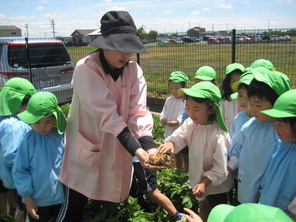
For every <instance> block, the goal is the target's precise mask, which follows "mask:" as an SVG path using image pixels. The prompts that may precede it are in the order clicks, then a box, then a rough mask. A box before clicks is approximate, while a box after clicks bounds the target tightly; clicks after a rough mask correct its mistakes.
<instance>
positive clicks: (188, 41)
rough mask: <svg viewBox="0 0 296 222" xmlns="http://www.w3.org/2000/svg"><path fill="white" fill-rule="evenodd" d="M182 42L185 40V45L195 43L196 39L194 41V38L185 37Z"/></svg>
mask: <svg viewBox="0 0 296 222" xmlns="http://www.w3.org/2000/svg"><path fill="white" fill-rule="evenodd" d="M182 40H183V41H184V42H185V43H191V42H195V41H194V39H192V37H189V36H183V37H182Z"/></svg>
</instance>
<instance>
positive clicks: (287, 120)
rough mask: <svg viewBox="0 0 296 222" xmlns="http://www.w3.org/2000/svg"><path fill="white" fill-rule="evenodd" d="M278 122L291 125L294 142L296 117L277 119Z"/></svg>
mask: <svg viewBox="0 0 296 222" xmlns="http://www.w3.org/2000/svg"><path fill="white" fill-rule="evenodd" d="M276 120H277V121H280V122H284V123H286V124H288V123H289V125H290V127H291V131H292V136H293V138H294V140H296V117H287V118H277V119H276Z"/></svg>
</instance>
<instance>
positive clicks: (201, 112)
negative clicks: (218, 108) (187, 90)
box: [186, 97, 215, 125]
mask: <svg viewBox="0 0 296 222" xmlns="http://www.w3.org/2000/svg"><path fill="white" fill-rule="evenodd" d="M186 112H187V114H188V116H189V117H190V118H191V119H192V121H193V122H194V123H195V124H200V125H208V124H210V122H208V120H207V119H208V117H209V115H210V114H212V113H213V112H215V111H214V110H213V111H210V110H209V109H208V106H207V104H205V103H198V102H196V101H194V100H193V99H192V98H191V97H189V98H188V99H187V100H186Z"/></svg>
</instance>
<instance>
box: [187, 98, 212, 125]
mask: <svg viewBox="0 0 296 222" xmlns="http://www.w3.org/2000/svg"><path fill="white" fill-rule="evenodd" d="M188 98H192V99H193V100H194V101H195V102H197V103H205V104H206V105H207V107H208V110H209V111H213V112H212V113H211V114H210V115H209V117H208V119H207V120H208V121H215V120H216V112H215V108H214V106H215V105H214V103H213V102H212V101H211V100H209V99H205V98H197V97H192V96H188V95H185V100H187V99H188Z"/></svg>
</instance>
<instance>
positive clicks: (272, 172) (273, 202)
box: [259, 140, 296, 211]
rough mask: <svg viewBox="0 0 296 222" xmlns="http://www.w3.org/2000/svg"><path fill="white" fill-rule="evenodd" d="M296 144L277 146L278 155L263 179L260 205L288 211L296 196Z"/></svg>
mask: <svg viewBox="0 0 296 222" xmlns="http://www.w3.org/2000/svg"><path fill="white" fill-rule="evenodd" d="M295 175H296V144H295V143H291V142H281V141H280V140H279V141H278V142H277V144H276V153H275V154H274V155H273V156H272V159H271V161H270V163H269V166H268V168H267V170H266V172H265V174H264V176H263V178H262V182H261V187H262V188H261V190H260V191H261V196H260V199H259V203H260V204H265V205H269V206H274V207H278V208H280V209H281V210H283V211H288V206H289V204H291V203H292V201H293V199H294V197H295V196H296V177H295Z"/></svg>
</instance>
